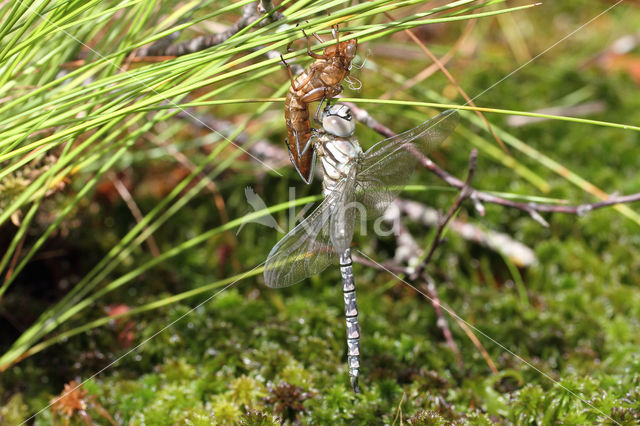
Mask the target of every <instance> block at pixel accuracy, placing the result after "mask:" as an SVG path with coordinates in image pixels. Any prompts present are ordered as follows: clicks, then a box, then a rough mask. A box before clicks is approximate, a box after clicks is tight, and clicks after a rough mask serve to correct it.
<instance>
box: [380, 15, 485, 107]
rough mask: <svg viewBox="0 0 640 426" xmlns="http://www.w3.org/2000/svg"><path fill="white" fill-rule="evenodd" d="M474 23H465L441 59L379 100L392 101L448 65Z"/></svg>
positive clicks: (474, 20) (471, 21) (465, 39)
mask: <svg viewBox="0 0 640 426" xmlns="http://www.w3.org/2000/svg"><path fill="white" fill-rule="evenodd" d="M476 22H477V19H471V20H469V21H467V25H466V27H465V28H464V30H463V32H462V34H461V35H460V37H458V40H457V41H456V42H455V43H454V45H453V47H451V49H449V51H447V53H446V54H445V55H444V56H442V58H439V59H438V61H437V62H434V63H433V64H431V65H429V66H428V67H427V68H425V69H423V70H422V71H420V72H419V73H418V74H416V75H414V76H413V77H411V78H410V79H408V80H407V81H405V82H404V83H403V84H402V86H400V87H396V88H393V89H390V90H388V91H386V92H385V93H383V94H382V95H380V97H379V99H393V98H394V97H395V96H394V95H395V94H396V93H397V92H404V91H406V90H408V89H410V88H412V87H413V86H415V85H416V84H418V83H421V82H422V81H424V80H426V79H427V78H429V77H430V76H432V75H433V74H434V73H435V72H436V71H438V70H439V69H441V66H445V65H446V64H447V63H449V61H450V60H451V59H452V58H453V57H454V56H455V54H456V52H457V51H458V50H459V49H460V47H462V45H463V43H464V42H466V41H467V37H468V36H469V34H471V31H472V30H473V28H474V27H475V25H476Z"/></svg>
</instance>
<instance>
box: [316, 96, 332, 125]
mask: <svg viewBox="0 0 640 426" xmlns="http://www.w3.org/2000/svg"><path fill="white" fill-rule="evenodd" d="M324 101H327V106H329V102H330V101H329V100H328V99H327V95H326V94H324V95H322V99H320V103H319V104H318V108H316V114H315V115H314V116H313V119H314V120H315V121H316V124H320V125H322V120H320V108H322V104H323V103H324Z"/></svg>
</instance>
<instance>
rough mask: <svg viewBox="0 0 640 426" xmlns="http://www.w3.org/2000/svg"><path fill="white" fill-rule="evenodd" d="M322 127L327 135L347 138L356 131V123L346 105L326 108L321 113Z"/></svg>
mask: <svg viewBox="0 0 640 426" xmlns="http://www.w3.org/2000/svg"><path fill="white" fill-rule="evenodd" d="M322 127H323V128H324V130H325V131H326V132H327V133H330V134H332V135H334V136H338V137H340V138H348V137H349V136H351V135H353V133H354V132H355V130H356V122H355V120H354V119H353V115H352V114H351V110H350V109H349V107H347V106H346V105H331V106H327V107H326V108H325V109H324V111H323V113H322Z"/></svg>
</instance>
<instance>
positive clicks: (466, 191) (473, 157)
mask: <svg viewBox="0 0 640 426" xmlns="http://www.w3.org/2000/svg"><path fill="white" fill-rule="evenodd" d="M477 166H478V150H477V149H475V148H474V149H472V150H471V154H469V171H468V172H467V180H466V181H465V182H464V185H463V186H462V189H461V190H460V193H459V194H458V196H457V197H456V201H455V202H454V203H453V205H452V206H451V208H449V211H448V212H447V214H446V215H445V216H444V217H443V218H442V219H441V220H440V223H439V224H438V229H437V230H436V236H435V237H434V238H433V243H432V244H431V248H430V249H429V253H427V257H425V259H424V261H423V262H422V263H421V264H420V266H418V267H417V268H416V276H420V275H421V274H422V272H423V271H424V270H425V268H426V267H427V265H428V264H429V262H430V261H431V258H432V257H433V253H434V252H435V251H436V248H437V247H438V246H439V245H440V241H441V239H442V231H444V228H445V227H446V226H447V224H448V223H449V221H450V220H451V219H452V218H453V216H454V215H455V214H456V213H457V211H458V209H459V208H460V206H462V202H463V201H464V200H466V199H467V198H469V196H470V195H471V179H473V174H474V173H475V171H476V167H477Z"/></svg>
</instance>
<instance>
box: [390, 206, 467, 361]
mask: <svg viewBox="0 0 640 426" xmlns="http://www.w3.org/2000/svg"><path fill="white" fill-rule="evenodd" d="M389 210H392V209H389ZM385 213H386V212H385ZM389 219H391V220H393V221H394V225H393V227H394V233H395V235H396V246H397V248H396V253H395V256H394V260H395V261H396V262H398V263H406V264H407V265H409V266H410V267H411V266H413V265H416V264H418V263H419V262H420V257H421V256H422V254H423V251H422V249H420V247H419V246H418V243H416V241H415V239H414V238H413V236H412V235H411V232H409V230H408V229H407V227H406V226H404V224H403V223H402V222H401V221H400V220H399V217H395V218H389ZM385 220H388V219H387V217H386V215H385ZM423 269H424V268H423ZM409 272H410V270H409ZM410 275H412V274H410ZM425 275H426V274H425ZM415 277H416V279H417V278H423V274H420V275H415ZM424 279H425V280H426V281H427V282H428V283H429V286H428V288H427V291H428V292H429V294H430V295H431V304H432V306H433V310H434V311H435V313H436V316H437V317H438V319H437V322H436V324H437V325H438V327H439V328H440V330H442V335H443V336H444V339H445V341H446V342H447V345H448V346H449V347H450V348H451V350H452V351H453V353H454V354H455V356H456V359H457V361H458V365H459V366H460V368H462V367H463V363H462V353H461V352H460V349H458V345H457V344H456V342H455V340H453V335H452V334H451V330H450V329H449V324H448V322H447V319H446V318H445V317H444V315H443V314H442V309H440V299H439V298H438V292H437V290H436V287H435V285H434V284H433V280H431V279H430V278H429V277H428V276H424Z"/></svg>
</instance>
